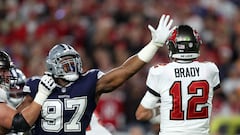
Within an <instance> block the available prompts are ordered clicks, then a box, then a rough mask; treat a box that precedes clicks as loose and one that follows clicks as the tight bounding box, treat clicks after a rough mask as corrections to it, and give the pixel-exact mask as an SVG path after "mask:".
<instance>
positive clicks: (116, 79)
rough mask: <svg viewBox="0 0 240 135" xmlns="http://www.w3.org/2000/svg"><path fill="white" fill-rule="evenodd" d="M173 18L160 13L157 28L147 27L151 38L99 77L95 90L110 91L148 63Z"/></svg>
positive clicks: (161, 41) (168, 31) (166, 32)
mask: <svg viewBox="0 0 240 135" xmlns="http://www.w3.org/2000/svg"><path fill="white" fill-rule="evenodd" d="M172 23H173V20H172V19H170V16H169V15H167V16H166V15H162V17H161V19H160V21H159V25H158V27H157V29H154V28H153V27H152V26H151V25H149V26H148V28H149V29H150V31H151V35H152V40H151V41H150V43H148V44H147V45H146V46H145V47H144V48H143V49H142V50H141V51H140V52H139V53H138V54H136V55H134V56H132V57H130V58H128V59H127V60H126V61H125V62H124V63H123V64H122V65H121V66H119V67H117V68H114V69H112V70H111V71H109V72H107V73H106V74H105V75H104V76H103V77H101V78H100V79H99V81H98V83H97V88H96V92H97V93H99V94H101V93H107V92H111V91H113V90H114V89H116V88H117V87H119V86H120V85H122V84H123V83H124V82H125V81H126V80H128V79H129V78H130V77H132V76H133V75H134V74H135V73H137V72H138V71H139V70H140V69H141V68H142V67H143V66H144V65H145V64H146V63H148V62H149V61H150V60H151V59H152V58H153V56H154V55H155V53H156V52H157V50H158V48H159V47H162V46H163V45H164V43H165V41H166V40H167V38H168V37H169V35H170V33H171V32H172V31H173V29H174V28H171V25H172Z"/></svg>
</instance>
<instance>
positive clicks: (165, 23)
mask: <svg viewBox="0 0 240 135" xmlns="http://www.w3.org/2000/svg"><path fill="white" fill-rule="evenodd" d="M169 19H170V16H169V15H165V14H163V15H162V16H161V19H160V21H159V24H158V27H157V29H154V28H153V27H152V26H151V25H148V28H149V30H150V31H151V35H152V42H153V43H154V44H155V45H156V46H158V47H162V46H163V45H164V43H165V42H166V40H167V38H168V37H169V35H170V33H172V31H173V30H174V28H175V27H173V28H171V26H172V23H173V19H170V21H169Z"/></svg>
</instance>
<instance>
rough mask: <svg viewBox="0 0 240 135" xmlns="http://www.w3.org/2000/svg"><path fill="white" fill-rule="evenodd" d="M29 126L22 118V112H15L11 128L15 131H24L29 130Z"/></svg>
mask: <svg viewBox="0 0 240 135" xmlns="http://www.w3.org/2000/svg"><path fill="white" fill-rule="evenodd" d="M30 128H31V126H30V125H29V124H28V123H27V121H26V120H25V119H24V117H23V116H22V114H19V113H17V114H16V115H15V116H14V118H13V121H12V128H11V129H12V130H14V131H16V132H25V131H28V130H30Z"/></svg>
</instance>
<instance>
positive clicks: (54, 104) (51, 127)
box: [41, 96, 87, 132]
mask: <svg viewBox="0 0 240 135" xmlns="http://www.w3.org/2000/svg"><path fill="white" fill-rule="evenodd" d="M63 102H64V103H63ZM86 106H87V97H86V96H83V97H75V98H72V99H64V101H61V100H60V99H47V100H46V101H45V103H44V104H43V107H42V108H43V109H42V117H43V118H42V119H41V126H42V129H43V130H44V131H46V132H59V131H61V130H62V129H63V128H64V132H80V131H81V130H82V128H81V122H80V120H81V118H82V116H83V114H84V112H85V110H86ZM52 108H55V110H54V109H52ZM49 109H50V111H49ZM53 110H54V111H53ZM65 110H66V111H67V110H75V112H74V113H73V115H72V117H71V118H70V120H69V121H67V122H65V123H64V115H63V111H65ZM51 122H52V123H53V124H52V123H51ZM63 123H64V124H63ZM63 125H64V127H63Z"/></svg>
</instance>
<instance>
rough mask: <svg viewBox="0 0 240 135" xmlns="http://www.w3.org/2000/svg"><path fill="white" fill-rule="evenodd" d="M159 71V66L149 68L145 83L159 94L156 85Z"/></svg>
mask: <svg viewBox="0 0 240 135" xmlns="http://www.w3.org/2000/svg"><path fill="white" fill-rule="evenodd" d="M160 73H161V66H157V67H156V66H153V67H151V68H150V69H149V72H148V76H147V81H146V85H147V87H148V88H150V89H151V90H152V91H154V92H156V93H158V94H159V91H158V85H159V81H160V80H159V75H160Z"/></svg>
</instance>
